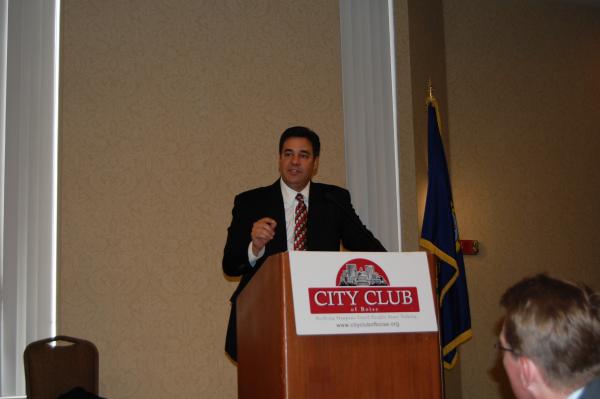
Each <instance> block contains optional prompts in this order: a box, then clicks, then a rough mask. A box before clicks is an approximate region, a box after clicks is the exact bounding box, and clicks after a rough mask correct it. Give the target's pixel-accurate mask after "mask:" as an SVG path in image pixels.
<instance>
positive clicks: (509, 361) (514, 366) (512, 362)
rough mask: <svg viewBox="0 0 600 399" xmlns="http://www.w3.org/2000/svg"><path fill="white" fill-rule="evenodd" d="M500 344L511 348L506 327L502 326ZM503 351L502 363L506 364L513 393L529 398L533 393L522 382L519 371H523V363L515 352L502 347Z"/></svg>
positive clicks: (518, 397)
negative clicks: (506, 335)
mask: <svg viewBox="0 0 600 399" xmlns="http://www.w3.org/2000/svg"><path fill="white" fill-rule="evenodd" d="M498 340H499V342H500V345H501V346H502V347H503V348H508V349H510V346H509V345H508V343H507V342H506V339H505V338H504V327H502V332H501V333H500V337H499V338H498ZM501 352H502V364H503V365H504V371H506V375H507V376H508V380H509V381H510V386H511V388H512V390H513V393H514V394H515V396H516V397H517V399H529V398H531V394H530V393H529V391H527V390H526V389H525V388H524V387H523V384H522V382H521V378H520V375H519V373H520V372H521V364H520V362H519V359H520V358H519V357H518V356H515V355H514V353H512V352H510V351H507V350H504V349H501Z"/></svg>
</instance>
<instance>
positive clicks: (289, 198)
mask: <svg viewBox="0 0 600 399" xmlns="http://www.w3.org/2000/svg"><path fill="white" fill-rule="evenodd" d="M279 185H280V186H281V195H282V196H283V203H284V204H290V203H291V202H293V201H294V200H295V199H296V194H298V192H297V191H296V190H293V189H292V188H290V187H289V186H288V185H287V184H285V182H284V181H283V179H279ZM309 192H310V181H309V182H308V184H307V185H306V187H304V188H303V189H302V191H300V194H302V196H304V203H305V204H306V206H308V193H309Z"/></svg>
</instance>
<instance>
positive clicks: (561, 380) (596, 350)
mask: <svg viewBox="0 0 600 399" xmlns="http://www.w3.org/2000/svg"><path fill="white" fill-rule="evenodd" d="M500 304H501V305H502V307H503V308H504V309H505V311H506V313H505V317H504V323H503V326H502V331H501V333H500V338H499V342H498V348H499V349H500V350H501V351H502V352H503V353H502V362H503V364H504V369H505V371H506V374H507V375H508V378H509V380H510V384H511V386H512V390H513V392H514V393H515V395H516V397H517V398H518V399H526V398H534V399H537V398H544V399H549V398H552V399H553V398H561V399H564V398H569V399H574V398H579V397H580V395H581V394H582V391H588V392H586V394H589V393H590V391H591V390H592V387H590V386H591V385H594V386H596V385H599V384H597V383H598V382H599V381H600V380H599V381H594V380H598V379H599V377H600V294H599V293H595V292H593V291H592V290H591V289H590V288H588V287H586V286H583V285H575V284H572V283H569V282H566V281H563V280H557V279H554V278H551V277H548V276H547V275H543V274H540V275H537V276H535V277H531V278H526V279H524V280H522V281H520V282H519V283H517V284H515V285H514V286H512V287H511V288H509V289H508V290H507V291H506V292H505V293H504V295H502V298H501V300H500ZM592 382H593V383H592ZM586 385H587V387H586ZM584 387H586V388H585V389H582V388H584ZM570 395H572V396H570ZM584 396H585V394H584ZM586 397H587V396H586ZM590 397H592V396H590ZM593 397H599V398H600V396H593Z"/></svg>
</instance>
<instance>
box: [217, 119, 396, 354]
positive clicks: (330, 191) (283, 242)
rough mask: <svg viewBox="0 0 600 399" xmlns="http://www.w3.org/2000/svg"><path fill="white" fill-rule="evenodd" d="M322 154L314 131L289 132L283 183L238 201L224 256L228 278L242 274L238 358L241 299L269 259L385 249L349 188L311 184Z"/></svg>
mask: <svg viewBox="0 0 600 399" xmlns="http://www.w3.org/2000/svg"><path fill="white" fill-rule="evenodd" d="M319 154H320V141H319V137H318V136H317V134H316V133H315V132H313V131H312V130H310V129H308V128H306V127H302V126H296V127H291V128H289V129H287V130H286V131H284V132H283V134H282V135H281V138H280V140H279V173H280V176H281V177H280V179H278V180H277V181H276V182H275V183H273V184H272V185H270V186H267V187H260V188H256V189H253V190H250V191H246V192H244V193H241V194H239V195H237V196H236V198H235V201H234V207H233V211H232V221H231V225H230V226H229V229H228V234H227V242H226V243H225V250H224V254H223V271H224V272H225V274H227V275H229V276H241V280H240V283H239V285H238V287H237V289H236V290H235V292H234V293H233V295H232V296H231V314H230V317H229V325H228V328H227V338H226V342H225V351H226V352H227V353H228V354H229V356H231V358H232V359H234V360H237V348H236V336H237V332H236V320H235V318H236V311H235V309H236V299H237V297H238V295H239V293H240V292H241V290H242V289H243V288H244V287H245V286H246V284H248V282H249V281H250V279H251V278H252V276H253V275H254V274H255V273H256V272H257V270H259V268H260V266H261V265H262V264H263V262H264V261H265V259H266V258H268V257H269V256H270V255H273V254H275V253H278V252H285V251H287V250H293V249H295V250H309V251H339V250H340V244H341V245H343V247H344V248H346V249H349V250H353V251H385V248H384V247H383V246H382V245H381V243H380V242H379V241H378V240H377V239H376V238H375V237H374V236H373V234H372V233H371V232H370V231H369V230H368V229H367V228H366V227H365V226H364V225H363V224H362V222H361V221H360V218H359V217H358V215H357V214H356V212H355V211H354V208H353V207H352V203H351V201H350V194H349V193H348V191H347V190H345V189H343V188H340V187H337V186H332V185H328V184H321V183H314V182H311V179H312V177H313V176H314V175H315V174H316V173H317V170H318V167H319ZM302 209H304V213H302ZM299 215H300V216H299ZM302 215H304V218H303V217H302ZM303 226H304V229H303V228H302V227H303Z"/></svg>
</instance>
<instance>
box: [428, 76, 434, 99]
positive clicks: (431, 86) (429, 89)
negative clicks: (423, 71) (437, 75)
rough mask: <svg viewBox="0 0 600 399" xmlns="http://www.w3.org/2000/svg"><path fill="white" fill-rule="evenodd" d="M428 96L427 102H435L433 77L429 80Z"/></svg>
mask: <svg viewBox="0 0 600 399" xmlns="http://www.w3.org/2000/svg"><path fill="white" fill-rule="evenodd" d="M427 94H428V95H429V96H428V97H427V100H429V101H431V100H433V85H432V84H431V77H429V79H427Z"/></svg>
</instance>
